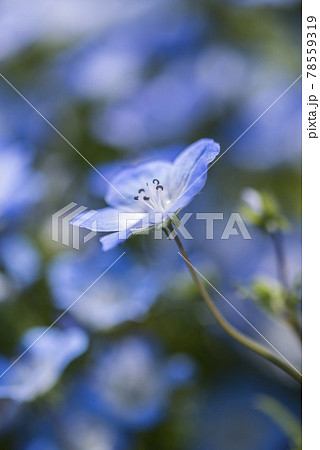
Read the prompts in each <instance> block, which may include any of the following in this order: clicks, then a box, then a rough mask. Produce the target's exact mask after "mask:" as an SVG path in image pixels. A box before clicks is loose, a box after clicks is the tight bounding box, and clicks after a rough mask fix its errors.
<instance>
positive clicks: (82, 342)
mask: <svg viewBox="0 0 320 450" xmlns="http://www.w3.org/2000/svg"><path fill="white" fill-rule="evenodd" d="M44 331H45V328H44V327H35V328H31V329H29V330H28V331H27V332H26V333H25V334H24V335H23V337H22V341H21V347H22V348H21V351H20V353H22V351H24V350H26V349H27V348H29V347H30V346H31V345H32V344H33V343H34V342H35V341H36V340H37V339H38V338H39V337H40V336H41V334H42V333H43V332H44ZM87 346H88V337H87V334H86V333H85V332H84V331H83V330H81V329H80V328H75V327H74V328H69V329H67V330H59V329H58V328H51V329H50V330H49V331H48V332H47V333H46V334H44V335H43V336H42V337H41V338H39V340H38V341H37V342H36V343H35V344H34V345H33V346H32V347H31V348H30V349H29V350H28V352H27V353H26V354H25V355H24V356H23V358H21V360H20V361H18V362H17V363H16V364H15V365H14V366H12V367H11V368H10V369H9V370H8V371H7V373H5V374H4V375H3V377H2V378H1V379H0V400H2V399H7V400H12V401H14V402H17V403H23V402H27V401H32V400H34V399H35V398H37V397H38V396H40V395H42V394H44V393H45V392H47V391H48V390H49V389H51V388H52V387H53V386H54V385H55V383H56V382H57V380H58V379H59V377H60V375H61V374H62V372H63V371H64V369H65V368H66V367H67V365H68V364H69V363H70V362H71V361H73V360H74V359H75V358H77V357H78V356H80V355H81V354H82V353H84V352H85V351H86V349H87ZM0 363H1V364H0V368H1V369H2V368H3V367H5V366H6V367H5V368H4V370H6V369H7V368H8V367H9V365H10V363H9V362H6V361H4V360H0ZM1 373H3V372H1Z"/></svg>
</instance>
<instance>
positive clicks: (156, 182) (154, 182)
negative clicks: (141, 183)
mask: <svg viewBox="0 0 320 450" xmlns="http://www.w3.org/2000/svg"><path fill="white" fill-rule="evenodd" d="M152 183H153V184H160V181H159V180H157V179H156V178H155V179H154V180H153V182H152Z"/></svg>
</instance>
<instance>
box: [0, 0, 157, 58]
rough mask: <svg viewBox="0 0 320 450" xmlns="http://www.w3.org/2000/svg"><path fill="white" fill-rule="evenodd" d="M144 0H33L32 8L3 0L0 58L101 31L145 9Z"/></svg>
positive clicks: (63, 42)
mask: <svg viewBox="0 0 320 450" xmlns="http://www.w3.org/2000/svg"><path fill="white" fill-rule="evenodd" d="M148 3H149V2H148V1H146V0H132V1H131V2H130V4H128V3H127V2H125V1H124V0H108V5H107V6H108V7H107V8H106V4H105V1H104V0H92V1H91V2H90V3H88V2H87V1H86V0H69V2H68V4H66V3H65V2H58V3H57V2H56V1H55V0H34V2H33V4H32V7H30V5H27V4H26V3H25V2H24V1H23V0H16V1H15V2H11V1H10V0H4V1H3V2H2V4H1V16H0V29H1V31H2V46H1V50H0V60H1V61H5V60H7V59H9V58H11V57H14V56H16V55H17V54H18V53H19V52H21V51H22V50H25V49H26V48H28V47H30V46H31V45H34V44H38V45H42V46H45V45H47V46H48V47H49V46H52V45H53V44H56V45H57V44H60V45H62V44H64V45H66V44H72V43H73V42H74V40H75V39H77V38H78V39H79V38H80V39H81V38H83V37H86V36H87V35H88V34H89V35H90V34H91V33H94V32H98V31H99V30H100V31H101V30H105V29H106V28H108V27H110V26H114V25H115V24H117V23H120V22H122V21H124V20H126V19H127V18H128V17H129V18H130V17H131V18H132V17H134V16H136V15H137V14H140V13H141V11H143V10H144V9H146V8H148Z"/></svg>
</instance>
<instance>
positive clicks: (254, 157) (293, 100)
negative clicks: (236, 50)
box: [224, 69, 302, 170]
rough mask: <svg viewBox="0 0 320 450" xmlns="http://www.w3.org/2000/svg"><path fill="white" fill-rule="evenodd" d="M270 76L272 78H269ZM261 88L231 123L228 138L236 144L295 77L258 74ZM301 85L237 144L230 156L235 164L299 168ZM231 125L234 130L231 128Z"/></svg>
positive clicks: (275, 105) (243, 104) (227, 132)
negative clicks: (282, 165) (283, 165)
mask: <svg viewBox="0 0 320 450" xmlns="http://www.w3.org/2000/svg"><path fill="white" fill-rule="evenodd" d="M267 75H269V76H267ZM256 76H257V77H259V79H260V81H259V83H258V84H259V85H258V87H256V89H255V91H254V92H252V93H251V95H250V96H249V97H248V98H247V99H246V100H245V101H244V102H243V103H242V104H241V107H240V109H239V110H238V112H236V113H235V114H234V115H233V117H231V118H230V120H229V121H228V126H227V127H225V130H224V132H225V134H226V136H228V141H229V143H230V144H232V142H234V141H235V140H236V139H237V138H238V137H239V136H240V135H241V134H242V133H243V132H244V131H245V130H246V129H247V128H248V127H249V126H250V125H251V124H252V123H253V122H254V121H255V120H257V119H258V118H259V117H260V115H261V114H262V113H264V112H266V110H267V108H269V107H270V105H271V104H272V103H273V102H274V101H275V100H276V99H277V98H278V97H279V96H280V95H281V94H282V93H283V92H284V91H285V89H286V88H288V86H289V85H290V84H291V83H292V82H293V81H294V77H295V75H294V74H292V75H291V76H290V74H287V73H285V74H284V73H268V71H267V70H265V73H264V75H263V76H261V72H260V69H259V70H256ZM301 114H302V112H301V84H300V82H297V83H296V85H294V86H293V87H292V88H291V89H290V90H289V91H288V92H286V94H284V95H283V97H281V98H280V99H279V100H278V101H277V102H276V103H275V104H274V105H273V106H272V107H271V108H270V110H269V111H267V112H266V113H265V114H264V115H263V117H261V118H260V119H259V120H258V121H257V122H256V123H255V124H254V126H253V127H252V129H250V130H248V132H247V133H246V134H245V135H244V136H243V137H242V138H241V139H240V140H239V141H238V142H237V143H236V145H235V147H234V148H232V149H231V150H230V153H228V156H229V158H230V159H231V161H232V162H234V163H235V164H237V165H239V166H241V167H244V168H245V169H246V170H248V168H249V169H260V170H265V169H268V168H272V167H275V166H277V165H281V164H286V165H291V166H293V167H294V168H296V167H300V159H301V127H300V125H299V124H300V123H301ZM230 124H232V126H230Z"/></svg>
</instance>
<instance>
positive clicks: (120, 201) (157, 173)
mask: <svg viewBox="0 0 320 450" xmlns="http://www.w3.org/2000/svg"><path fill="white" fill-rule="evenodd" d="M171 171H172V163H170V162H168V161H164V160H155V161H150V162H146V163H143V164H139V165H132V166H128V167H126V168H124V169H122V170H121V171H120V172H118V173H117V174H116V175H115V176H113V177H111V178H110V180H109V181H110V184H111V185H112V186H114V188H115V189H116V190H117V191H118V192H117V191H116V190H115V189H113V188H112V187H111V186H110V187H109V188H108V191H107V194H106V201H107V203H108V204H109V205H110V206H112V207H114V208H118V209H121V210H123V211H132V210H134V211H144V210H145V206H144V205H143V204H142V203H140V202H136V201H135V200H134V196H136V195H138V194H139V192H138V191H139V189H143V188H145V186H146V183H149V184H150V185H151V184H152V182H153V180H154V179H157V180H159V181H160V183H161V184H167V183H168V180H170V178H171ZM119 192H120V194H121V195H123V197H125V198H122V197H121V195H120V194H119Z"/></svg>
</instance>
